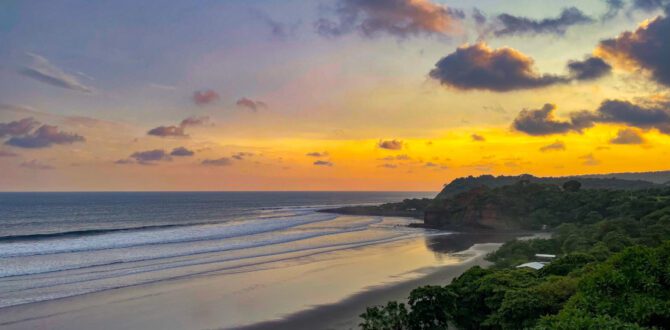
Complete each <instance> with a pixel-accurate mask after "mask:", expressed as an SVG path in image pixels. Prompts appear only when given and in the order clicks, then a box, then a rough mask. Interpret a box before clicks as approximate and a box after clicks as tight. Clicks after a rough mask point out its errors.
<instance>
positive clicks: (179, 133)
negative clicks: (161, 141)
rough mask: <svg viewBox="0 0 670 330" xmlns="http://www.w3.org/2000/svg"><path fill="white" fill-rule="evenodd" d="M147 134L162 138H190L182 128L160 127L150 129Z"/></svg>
mask: <svg viewBox="0 0 670 330" xmlns="http://www.w3.org/2000/svg"><path fill="white" fill-rule="evenodd" d="M147 134H149V135H154V136H160V137H188V135H186V134H185V133H184V128H183V127H181V126H158V127H156V128H152V129H150V130H149V131H148V132H147Z"/></svg>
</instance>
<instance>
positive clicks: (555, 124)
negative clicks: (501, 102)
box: [512, 103, 574, 135]
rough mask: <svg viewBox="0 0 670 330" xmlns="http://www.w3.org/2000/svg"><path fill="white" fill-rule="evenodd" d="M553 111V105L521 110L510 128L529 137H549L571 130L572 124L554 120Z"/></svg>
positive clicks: (554, 107)
mask: <svg viewBox="0 0 670 330" xmlns="http://www.w3.org/2000/svg"><path fill="white" fill-rule="evenodd" d="M555 109H556V106H555V105H553V104H549V103H547V104H545V105H544V106H543V107H542V109H536V110H528V109H524V110H521V112H520V113H519V115H518V116H517V117H516V119H514V122H513V123H512V127H513V128H514V129H515V130H517V131H520V132H524V133H526V134H529V135H550V134H557V133H566V132H568V131H570V130H573V129H574V127H573V125H572V123H570V122H567V121H560V120H557V119H555V118H554V114H553V112H554V110H555Z"/></svg>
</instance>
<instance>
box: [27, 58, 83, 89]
mask: <svg viewBox="0 0 670 330" xmlns="http://www.w3.org/2000/svg"><path fill="white" fill-rule="evenodd" d="M26 54H27V55H28V56H29V57H30V58H31V59H32V64H31V65H29V66H25V67H23V69H21V70H20V71H19V73H20V74H22V75H24V76H26V77H29V78H32V79H35V80H37V81H40V82H43V83H46V84H49V85H52V86H57V87H61V88H66V89H70V90H74V91H78V92H83V93H92V92H93V89H92V88H91V87H88V86H86V85H84V84H83V83H81V82H80V81H79V80H78V79H77V77H75V76H74V75H71V74H69V73H66V72H65V71H63V70H62V69H60V68H58V67H56V66H55V65H53V64H51V63H50V62H49V60H47V59H46V58H44V57H42V56H40V55H37V54H33V53H26Z"/></svg>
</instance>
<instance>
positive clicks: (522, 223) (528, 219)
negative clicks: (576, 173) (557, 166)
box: [425, 180, 670, 230]
mask: <svg viewBox="0 0 670 330" xmlns="http://www.w3.org/2000/svg"><path fill="white" fill-rule="evenodd" d="M571 182H575V181H567V182H564V183H562V186H558V185H552V184H541V183H532V182H529V181H527V180H522V181H518V182H516V183H514V184H511V185H508V186H503V187H497V188H493V189H488V188H477V189H473V190H470V191H469V192H465V193H462V194H459V195H457V196H455V197H452V198H448V199H443V200H439V199H436V200H434V201H433V203H432V204H431V205H430V206H429V207H428V208H427V209H426V217H425V219H426V224H427V225H428V226H431V227H436V228H450V227H473V228H476V227H489V228H493V229H527V230H537V229H542V228H555V227H556V226H558V225H560V224H564V223H575V224H593V223H596V222H598V221H601V220H603V219H614V218H617V219H623V218H628V219H640V218H641V217H642V216H643V215H645V214H648V213H649V212H651V211H652V210H660V209H662V208H664V207H670V200H668V198H670V190H668V189H667V188H665V187H663V188H657V189H647V190H605V189H580V187H578V186H577V187H573V186H570V183H571ZM582 186H583V185H582Z"/></svg>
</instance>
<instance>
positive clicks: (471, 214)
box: [424, 187, 513, 229]
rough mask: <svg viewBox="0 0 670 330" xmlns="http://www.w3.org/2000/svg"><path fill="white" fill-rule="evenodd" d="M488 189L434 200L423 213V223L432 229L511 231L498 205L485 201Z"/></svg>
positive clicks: (476, 189)
mask: <svg viewBox="0 0 670 330" xmlns="http://www.w3.org/2000/svg"><path fill="white" fill-rule="evenodd" d="M489 193H490V189H488V188H486V187H479V188H475V189H472V190H470V191H468V192H465V193H462V194H459V195H457V196H456V197H454V198H450V199H442V200H436V201H435V204H434V205H432V206H431V207H430V208H428V209H427V210H426V211H425V213H424V223H425V225H426V226H428V227H432V228H488V229H512V228H513V226H511V225H510V224H509V223H508V221H505V217H504V215H503V212H502V211H501V209H500V206H499V205H496V204H495V203H493V202H491V201H486V198H485V197H486V196H487V195H488V194H489Z"/></svg>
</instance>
